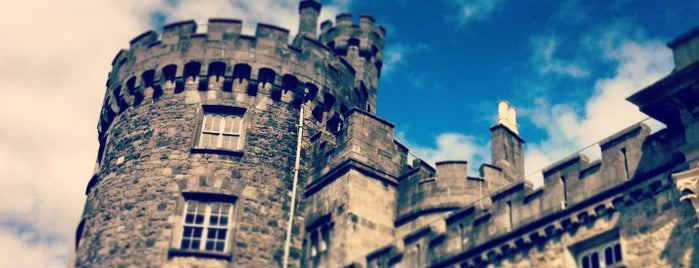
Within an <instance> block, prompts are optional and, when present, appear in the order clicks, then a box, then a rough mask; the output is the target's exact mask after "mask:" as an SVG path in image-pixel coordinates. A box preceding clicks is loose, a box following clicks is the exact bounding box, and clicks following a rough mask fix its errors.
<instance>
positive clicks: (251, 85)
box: [98, 18, 376, 139]
mask: <svg viewBox="0 0 699 268" xmlns="http://www.w3.org/2000/svg"><path fill="white" fill-rule="evenodd" d="M197 28H198V26H197V24H196V23H195V22H194V21H183V22H177V23H172V24H168V25H165V26H164V27H163V31H162V33H161V34H160V35H158V34H157V33H156V32H154V31H147V32H145V33H143V34H141V35H139V36H137V37H135V38H134V39H132V40H131V42H130V47H129V49H128V50H121V51H120V52H119V53H117V55H116V56H115V58H114V60H113V62H112V67H113V68H112V71H111V72H110V75H109V80H108V82H107V88H108V89H107V94H106V96H105V101H104V106H103V111H102V115H101V119H100V124H99V126H98V129H99V132H100V139H102V137H103V134H104V133H105V131H106V130H107V129H108V127H109V125H110V124H111V122H112V121H113V120H114V118H115V117H116V116H118V115H119V114H120V113H121V112H123V111H124V110H126V109H128V108H130V107H134V106H139V105H141V104H142V103H143V102H144V101H157V100H158V99H159V98H161V97H163V96H170V95H176V94H180V93H182V92H184V91H193V92H199V93H201V94H204V93H203V92H207V91H214V92H220V93H221V94H223V95H220V96H219V97H223V98H233V99H236V100H240V102H241V103H245V102H247V105H249V106H257V105H258V104H259V103H260V102H263V101H262V99H265V98H267V99H271V100H272V101H280V102H285V103H289V104H293V105H294V106H296V107H298V106H300V105H301V104H306V105H307V107H308V108H310V111H313V118H314V119H315V120H316V121H318V122H320V123H323V124H329V123H332V124H336V123H337V122H335V121H337V120H335V121H333V120H331V119H333V118H336V117H338V115H341V114H342V113H344V112H346V111H347V110H349V109H351V108H359V109H370V107H372V106H373V105H374V104H375V99H376V97H375V94H376V91H375V90H373V91H370V90H367V88H366V86H365V84H367V83H368V82H366V83H365V82H364V80H363V79H362V78H361V77H357V70H356V69H355V68H356V66H353V65H352V64H351V63H349V62H348V61H347V60H346V59H345V58H342V57H335V56H334V55H333V53H331V51H330V50H329V49H328V48H327V47H326V46H324V45H323V44H322V43H320V42H319V41H318V40H315V39H313V38H309V37H307V36H300V37H297V38H296V39H295V41H294V42H293V44H289V42H288V41H289V31H288V30H286V29H284V28H280V27H277V26H273V25H268V24H261V23H260V24H258V25H257V27H256V29H255V35H254V36H246V35H243V34H242V22H241V21H240V20H235V19H219V18H217V19H210V20H209V21H208V24H207V29H206V32H205V33H197ZM207 94H209V93H207ZM204 98H206V97H204ZM328 128H331V126H328Z"/></svg>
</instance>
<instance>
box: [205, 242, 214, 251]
mask: <svg viewBox="0 0 699 268" xmlns="http://www.w3.org/2000/svg"><path fill="white" fill-rule="evenodd" d="M206 250H214V242H212V241H207V242H206Z"/></svg>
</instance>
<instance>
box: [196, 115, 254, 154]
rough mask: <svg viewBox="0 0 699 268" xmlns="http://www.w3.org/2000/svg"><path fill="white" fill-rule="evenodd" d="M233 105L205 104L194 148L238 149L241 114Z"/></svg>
mask: <svg viewBox="0 0 699 268" xmlns="http://www.w3.org/2000/svg"><path fill="white" fill-rule="evenodd" d="M244 112H245V110H244V109H240V108H234V107H222V106H205V107H204V116H203V118H202V122H201V131H200V133H199V138H198V139H197V143H196V146H195V147H196V148H200V149H213V150H225V151H239V150H241V149H242V147H243V146H242V144H243V141H242V140H243V128H244V122H243V114H244Z"/></svg>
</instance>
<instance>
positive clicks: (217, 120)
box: [211, 115, 223, 132]
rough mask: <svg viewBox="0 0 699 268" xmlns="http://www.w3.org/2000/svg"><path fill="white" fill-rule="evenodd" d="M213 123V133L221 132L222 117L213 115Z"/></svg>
mask: <svg viewBox="0 0 699 268" xmlns="http://www.w3.org/2000/svg"><path fill="white" fill-rule="evenodd" d="M212 118H213V122H212V126H211V131H216V132H220V131H221V130H220V129H221V119H223V118H222V117H221V116H220V115H212Z"/></svg>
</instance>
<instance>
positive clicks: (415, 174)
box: [396, 160, 487, 226]
mask: <svg viewBox="0 0 699 268" xmlns="http://www.w3.org/2000/svg"><path fill="white" fill-rule="evenodd" d="M413 167H414V169H413V170H411V171H409V172H407V173H406V174H404V175H402V176H401V177H400V178H399V185H398V193H399V197H398V210H397V217H396V226H401V225H403V224H405V223H408V222H411V221H413V220H416V219H418V218H419V217H423V216H428V215H432V214H435V213H437V214H438V213H444V212H449V211H452V210H455V209H457V208H460V207H464V206H466V205H468V204H470V203H472V202H473V201H475V200H477V199H479V198H480V197H481V196H483V195H484V194H486V193H487V185H486V183H485V180H484V179H482V178H478V177H469V176H468V162H467V161H443V162H438V163H436V168H434V169H433V168H432V167H431V166H429V165H428V164H426V163H424V162H423V161H422V160H416V161H415V162H414V164H413Z"/></svg>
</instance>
